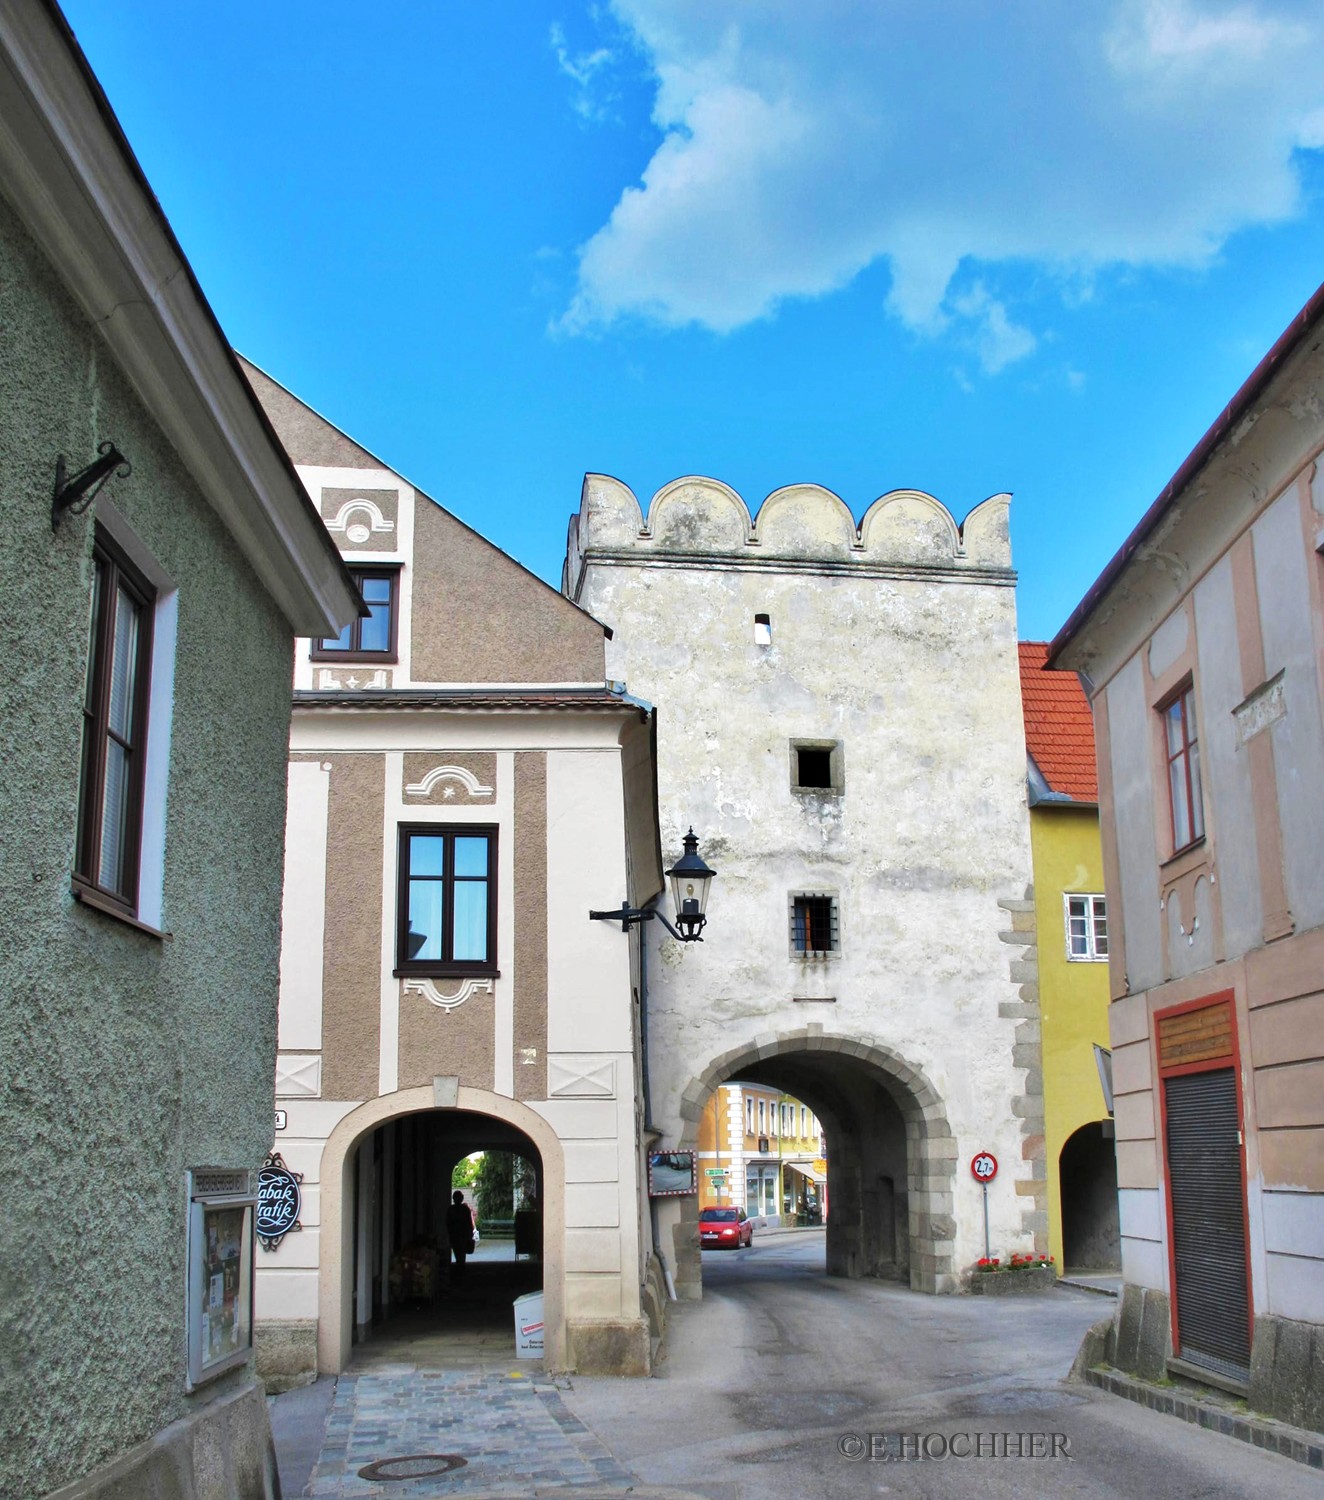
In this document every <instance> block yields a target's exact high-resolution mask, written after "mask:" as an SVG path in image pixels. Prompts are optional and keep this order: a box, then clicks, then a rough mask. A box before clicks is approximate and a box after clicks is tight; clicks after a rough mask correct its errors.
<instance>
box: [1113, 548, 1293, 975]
mask: <svg viewBox="0 0 1324 1500" xmlns="http://www.w3.org/2000/svg"><path fill="white" fill-rule="evenodd" d="M1194 594H1195V624H1196V635H1197V637H1198V639H1199V643H1200V699H1201V704H1200V706H1201V718H1200V722H1201V729H1202V732H1203V746H1202V749H1203V755H1204V759H1203V762H1202V767H1201V768H1202V771H1203V774H1204V778H1205V784H1206V787H1207V791H1208V799H1209V805H1210V806H1211V807H1212V808H1213V809H1215V813H1216V817H1217V820H1218V821H1217V824H1216V826H1215V828H1214V836H1215V838H1216V839H1217V840H1218V883H1219V886H1220V888H1221V891H1222V897H1221V901H1220V907H1219V909H1220V912H1221V915H1222V919H1223V947H1224V952H1225V953H1226V955H1227V956H1228V957H1229V958H1232V957H1235V956H1237V955H1239V954H1242V953H1245V952H1246V950H1247V949H1249V948H1253V947H1256V946H1257V945H1258V944H1259V942H1260V939H1261V936H1262V934H1263V932H1264V913H1263V911H1262V908H1261V896H1260V868H1259V859H1258V852H1257V847H1256V838H1255V807H1254V803H1253V801H1252V794H1251V781H1250V757H1249V755H1248V754H1247V752H1246V747H1245V746H1244V745H1243V744H1242V743H1241V740H1240V736H1239V735H1238V734H1237V721H1236V719H1235V718H1233V715H1232V711H1233V709H1235V708H1236V706H1237V704H1238V703H1240V702H1241V700H1242V698H1243V697H1244V696H1245V690H1244V688H1243V686H1242V681H1241V653H1240V649H1239V646H1238V641H1237V610H1236V602H1235V599H1234V596H1233V584H1232V560H1231V558H1230V557H1224V558H1223V559H1222V560H1221V561H1220V562H1219V563H1218V565H1217V566H1216V567H1214V568H1211V569H1210V570H1209V572H1208V573H1206V574H1205V576H1204V577H1203V578H1202V579H1201V580H1200V582H1199V583H1198V584H1197V585H1196V587H1195V590H1194ZM1252 686H1254V684H1252ZM1181 946H1182V945H1180V944H1179V945H1177V947H1176V948H1175V949H1174V951H1175V952H1177V953H1180V951H1181ZM1127 951H1128V952H1129V951H1130V933H1129V932H1128V933H1127Z"/></svg>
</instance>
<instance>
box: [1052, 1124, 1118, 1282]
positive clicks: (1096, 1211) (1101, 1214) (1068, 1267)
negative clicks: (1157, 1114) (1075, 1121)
mask: <svg viewBox="0 0 1324 1500" xmlns="http://www.w3.org/2000/svg"><path fill="white" fill-rule="evenodd" d="M1058 1186H1059V1192H1060V1197H1059V1200H1058V1201H1059V1203H1060V1205H1061V1211H1062V1269H1063V1270H1064V1271H1115V1270H1119V1269H1120V1268H1121V1264H1122V1241H1121V1226H1120V1223H1119V1219H1118V1210H1117V1150H1116V1141H1115V1140H1114V1139H1113V1131H1112V1121H1111V1120H1096V1121H1093V1122H1092V1123H1090V1124H1089V1125H1082V1126H1081V1127H1080V1129H1079V1130H1077V1131H1075V1132H1074V1133H1073V1134H1071V1135H1069V1136H1068V1137H1067V1139H1066V1142H1065V1144H1064V1145H1063V1147H1062V1150H1061V1153H1060V1154H1059V1156H1058Z"/></svg>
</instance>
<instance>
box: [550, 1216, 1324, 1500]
mask: <svg viewBox="0 0 1324 1500" xmlns="http://www.w3.org/2000/svg"><path fill="white" fill-rule="evenodd" d="M703 1261H704V1289H705V1290H704V1298H703V1301H702V1302H698V1303H675V1304H672V1320H671V1328H670V1335H669V1339H668V1347H667V1352H666V1355H665V1358H664V1359H663V1361H662V1363H661V1366H660V1368H659V1372H658V1375H657V1377H656V1378H655V1379H653V1380H650V1381H621V1380H605V1379H590V1378H586V1377H583V1376H575V1377H574V1378H573V1380H572V1382H570V1385H571V1389H569V1390H567V1391H566V1392H565V1393H564V1394H565V1402H566V1405H567V1406H569V1407H570V1409H571V1411H573V1412H574V1413H575V1414H576V1415H577V1416H578V1417H579V1418H580V1419H581V1420H582V1421H583V1422H584V1423H586V1424H587V1425H588V1427H589V1428H590V1429H591V1430H592V1431H593V1432H594V1433H596V1434H597V1436H598V1437H599V1438H601V1439H602V1441H603V1442H604V1443H605V1444H606V1445H607V1447H608V1448H609V1449H610V1450H611V1451H612V1453H613V1454H614V1455H615V1456H616V1458H617V1459H619V1460H620V1461H621V1462H622V1463H624V1464H625V1465H626V1466H627V1467H629V1468H630V1469H632V1470H633V1471H634V1472H635V1473H636V1474H637V1475H638V1476H639V1479H640V1480H641V1481H642V1482H643V1484H645V1485H656V1486H666V1487H674V1488H675V1489H677V1490H683V1491H688V1492H690V1493H692V1494H695V1495H702V1496H707V1497H711V1500H745V1497H749V1500H780V1497H788V1500H790V1497H795V1500H799V1497H805V1500H818V1497H822V1500H859V1497H862V1496H874V1495H894V1496H898V1497H913V1500H942V1497H948V1496H951V1497H957V1496H960V1497H980V1500H984V1497H987V1500H1012V1497H1016V1500H1040V1497H1057V1496H1064V1497H1072V1500H1096V1497H1097V1500H1104V1497H1108V1500H1114V1497H1116V1500H1122V1497H1126V1500H1232V1497H1247V1500H1250V1497H1255V1500H1265V1497H1272V1500H1295V1497H1298V1496H1300V1497H1305V1496H1310V1497H1312V1500H1320V1497H1321V1495H1324V1483H1322V1482H1321V1476H1320V1475H1319V1473H1318V1472H1316V1471H1314V1470H1310V1469H1307V1468H1305V1467H1304V1466H1303V1465H1300V1464H1296V1463H1293V1462H1292V1461H1291V1460H1289V1459H1285V1458H1281V1457H1279V1456H1278V1455H1276V1454H1272V1455H1271V1454H1266V1453H1264V1452H1262V1451H1261V1450H1259V1449H1255V1448H1251V1447H1249V1446H1248V1445H1247V1444H1244V1443H1240V1442H1237V1441H1236V1440H1235V1439H1233V1438H1228V1437H1222V1436H1220V1435H1218V1434H1214V1433H1208V1432H1203V1431H1201V1430H1199V1429H1197V1428H1193V1427H1191V1426H1189V1425H1187V1424H1186V1423H1184V1422H1180V1421H1177V1420H1175V1419H1174V1418H1172V1417H1163V1416H1159V1415H1157V1414H1155V1413H1153V1412H1150V1411H1148V1410H1146V1409H1145V1408H1143V1407H1139V1406H1136V1405H1135V1404H1133V1403H1132V1402H1129V1401H1123V1400H1121V1399H1120V1398H1118V1397H1115V1396H1109V1395H1106V1394H1105V1393H1104V1392H1102V1391H1098V1390H1095V1389H1094V1388H1093V1387H1082V1386H1077V1385H1072V1386H1067V1385H1064V1384H1063V1383H1062V1379H1063V1377H1064V1376H1065V1375H1066V1373H1067V1370H1068V1369H1069V1368H1070V1365H1071V1361H1072V1359H1073V1358H1074V1357H1075V1353H1076V1350H1077V1348H1078V1347H1079V1344H1080V1339H1081V1336H1082V1335H1083V1334H1084V1332H1085V1330H1086V1328H1088V1327H1089V1326H1090V1324H1091V1323H1094V1322H1096V1321H1097V1320H1098V1319H1099V1318H1101V1317H1106V1316H1108V1315H1109V1313H1110V1312H1111V1310H1112V1307H1113V1305H1114V1304H1113V1303H1112V1302H1111V1301H1110V1300H1107V1299H1105V1298H1103V1297H1099V1296H1095V1295H1092V1294H1090V1293H1088V1292H1072V1291H1065V1290H1061V1289H1058V1290H1055V1291H1053V1292H1050V1293H1048V1294H1046V1295H1044V1296H1042V1297H1025V1298H1010V1299H1005V1298H984V1297H927V1296H924V1295H922V1294H920V1293H916V1292H911V1291H910V1290H909V1289H908V1288H904V1287H900V1286H894V1285H891V1284H888V1283H883V1282H868V1281H844V1280H840V1279H837V1278H831V1279H829V1278H828V1277H826V1276H824V1274H823V1237H822V1235H821V1233H802V1234H788V1235H778V1236H771V1235H769V1236H765V1237H764V1238H762V1239H759V1238H758V1236H756V1237H755V1242H754V1245H753V1247H752V1249H749V1250H741V1251H706V1252H705V1253H704V1258H703ZM1034 1434H1041V1435H1042V1437H1041V1438H1040V1439H1039V1440H1037V1441H1036V1439H1035V1438H1034V1437H1033V1435H1034ZM953 1440H955V1441H954V1442H953ZM949 1444H951V1445H952V1446H953V1447H954V1448H955V1449H956V1451H958V1452H964V1451H965V1450H966V1449H967V1448H968V1449H969V1450H970V1451H971V1456H970V1457H968V1458H964V1457H962V1458H953V1457H946V1458H937V1457H930V1458H917V1457H915V1456H913V1455H915V1454H916V1453H917V1451H919V1450H920V1449H921V1447H922V1446H923V1447H927V1449H928V1451H929V1452H930V1453H932V1454H937V1453H941V1452H943V1451H945V1449H946V1448H947V1446H948V1445H949ZM871 1445H872V1448H873V1452H874V1454H875V1455H876V1456H875V1457H874V1458H872V1459H871V1458H870V1457H869V1452H870V1446H871ZM1008 1447H1010V1448H1011V1450H1012V1452H1013V1453H1014V1452H1015V1451H1016V1450H1017V1448H1020V1449H1022V1450H1023V1451H1024V1452H1025V1453H1026V1454H1027V1455H1029V1454H1031V1453H1033V1452H1034V1451H1036V1449H1042V1450H1043V1451H1044V1452H1045V1453H1046V1454H1052V1453H1053V1452H1054V1450H1056V1456H1055V1457H1054V1456H1045V1457H1041V1458H1035V1457H1030V1456H1027V1457H1024V1458H1017V1457H1002V1456H997V1457H994V1456H988V1455H989V1454H990V1452H994V1453H1005V1452H1006V1451H1007V1449H1008ZM884 1454H886V1455H888V1456H887V1457H883V1456H882V1455H884ZM902 1455H904V1456H902Z"/></svg>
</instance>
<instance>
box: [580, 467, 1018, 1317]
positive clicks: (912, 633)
mask: <svg viewBox="0 0 1324 1500" xmlns="http://www.w3.org/2000/svg"><path fill="white" fill-rule="evenodd" d="M1008 500H1009V497H1008V496H1006V495H997V496H994V497H993V498H992V499H989V500H986V501H984V502H983V504H981V505H979V506H977V507H976V508H975V509H974V510H973V511H972V512H971V513H970V514H969V515H968V516H967V517H966V520H965V523H964V525H963V526H958V525H957V523H956V521H955V520H954V519H953V517H952V515H951V514H950V513H949V512H948V511H947V509H946V508H945V507H944V506H943V505H941V504H940V503H939V502H938V501H937V500H935V499H933V498H932V497H931V496H929V495H925V494H921V493H918V492H916V491H913V490H901V491H894V492H892V493H891V494H887V495H884V496H883V497H882V498H881V499H879V500H877V501H876V502H875V503H874V504H873V505H872V506H871V507H870V508H869V510H868V512H867V513H866V514H865V516H864V519H863V522H862V523H861V524H860V525H859V526H858V527H857V526H856V524H855V522H854V520H853V518H852V516H851V514H850V512H849V511H848V510H847V508H846V506H845V505H844V504H843V503H842V502H841V500H839V499H838V498H837V497H836V496H835V495H833V494H831V493H830V492H829V491H827V490H825V489H821V488H819V487H817V486H813V485H794V486H790V487H788V488H785V489H781V490H778V491H776V492H775V493H774V494H772V495H770V496H769V497H768V498H767V499H766V500H765V501H764V502H763V505H762V507H761V508H760V509H759V512H758V514H757V516H756V517H754V518H753V519H751V517H750V514H749V511H748V509H747V508H746V505H745V503H744V501H743V500H742V499H741V497H740V496H739V495H738V494H736V493H735V491H733V490H731V489H730V488H728V487H727V486H726V485H723V484H720V483H717V482H716V481H714V480H711V479H702V478H686V479H680V480H677V481H675V482H674V483H672V484H669V485H667V486H666V487H665V488H663V489H662V490H660V491H659V492H658V493H657V494H656V495H655V496H654V497H653V499H652V502H651V504H650V505H649V507H648V511H647V515H646V516H645V515H644V514H643V513H642V512H641V509H640V506H639V503H638V501H637V500H636V498H635V496H634V494H633V493H632V492H631V491H630V490H629V489H628V488H627V487H626V486H625V485H623V484H621V483H619V482H618V481H617V480H614V479H611V478H608V477H606V476H604V475H599V474H590V475H588V476H587V478H586V479H585V481H584V488H583V495H582V499H581V504H580V509H579V512H578V514H577V515H575V516H574V517H573V518H572V519H571V523H570V535H569V545H568V550H567V557H566V566H565V576H564V591H565V592H566V594H567V595H568V596H569V597H570V598H571V599H573V600H575V601H576V602H577V603H579V604H580V605H582V606H583V607H584V608H585V609H587V610H588V611H589V612H590V613H592V614H594V615H596V616H597V617H598V618H599V619H600V620H602V621H603V622H604V623H606V624H607V625H609V626H610V627H611V629H612V631H613V633H614V634H613V639H612V641H611V642H610V644H609V646H608V672H609V674H610V675H611V676H612V677H614V678H619V679H621V680H623V681H624V682H626V683H627V684H628V687H629V690H630V691H631V693H633V694H637V695H639V696H641V697H644V698H646V699H648V700H650V701H651V702H652V703H654V704H655V705H656V706H657V710H658V713H657V733H658V778H659V805H660V809H661V822H662V846H663V849H664V851H672V850H677V851H678V850H679V847H680V838H681V836H682V835H683V834H684V832H685V829H686V827H687V826H688V825H689V824H691V823H692V824H693V825H694V828H695V831H696V832H697V833H698V834H699V836H700V839H701V841H702V842H701V849H702V852H703V854H704V857H705V858H706V859H707V860H708V863H709V864H711V865H712V866H713V867H714V868H715V869H716V870H717V871H718V880H717V881H716V882H715V884H714V888H713V893H712V897H711V899H710V902H709V925H708V929H707V934H706V939H707V940H706V941H705V942H704V943H703V944H702V945H700V944H692V945H684V946H682V945H681V944H679V943H676V942H675V941H673V940H672V939H670V938H669V937H667V936H666V934H665V932H663V931H662V930H661V928H660V925H659V924H657V923H650V924H648V929H647V931H648V943H649V949H648V953H647V958H648V964H647V971H646V976H645V977H646V987H647V992H646V994H645V995H644V996H643V1004H644V1006H645V1010H646V1016H645V1026H646V1033H647V1043H648V1061H649V1074H650V1085H651V1114H652V1123H653V1124H654V1125H655V1126H656V1127H657V1128H658V1129H659V1130H660V1131H661V1132H662V1143H663V1144H664V1145H665V1146H676V1147H680V1146H692V1145H693V1144H694V1143H695V1139H696V1134H697V1121H698V1119H699V1116H700V1114H701V1113H702V1110H703V1108H704V1105H705V1102H706V1101H707V1099H708V1098H709V1096H710V1095H711V1092H712V1090H713V1089H714V1088H715V1087H716V1086H717V1085H718V1084H719V1083H721V1082H722V1081H723V1080H724V1079H726V1078H730V1077H733V1076H739V1077H741V1078H744V1079H749V1080H753V1081H762V1082H765V1083H770V1084H772V1085H774V1086H775V1087H777V1088H781V1089H784V1090H785V1091H786V1092H787V1093H789V1094H793V1095H794V1096H795V1097H796V1098H798V1099H801V1100H804V1101H806V1102H807V1103H808V1104H809V1105H810V1106H811V1107H812V1108H813V1109H814V1111H815V1112H816V1113H817V1115H818V1117H819V1119H820V1120H821V1121H822V1122H823V1123H824V1129H825V1132H826V1135H827V1143H828V1161H829V1171H828V1179H829V1203H830V1207H829V1214H828V1221H829V1222H828V1269H829V1271H830V1272H832V1273H834V1274H838V1275H889V1274H891V1275H898V1276H902V1277H905V1278H907V1279H908V1280H909V1282H910V1284H911V1285H912V1286H914V1287H916V1288H920V1289H923V1290H928V1291H950V1290H954V1289H955V1288H956V1286H957V1285H958V1279H959V1276H960V1273H961V1272H962V1271H963V1270H964V1269H965V1268H966V1267H968V1266H970V1265H971V1264H972V1263H973V1262H974V1261H975V1260H976V1259H977V1258H978V1257H979V1256H980V1255H982V1254H983V1253H984V1223H983V1207H982V1202H981V1191H980V1188H979V1186H978V1185H977V1184H976V1183H975V1182H974V1180H973V1179H972V1177H971V1173H970V1170H969V1163H970V1160H971V1158H972V1157H973V1156H974V1155H975V1153H976V1152H978V1151H981V1150H989V1151H991V1152H993V1153H994V1155H995V1156H996V1157H997V1159H998V1162H999V1166H1000V1171H999V1174H998V1176H997V1178H996V1180H995V1181H994V1183H993V1184H992V1186H991V1188H990V1190H989V1195H988V1196H989V1211H990V1217H991V1236H992V1243H993V1246H994V1254H998V1253H1001V1254H1003V1255H1005V1254H1007V1253H1008V1252H1009V1251H1011V1250H1016V1249H1019V1250H1022V1251H1027V1252H1028V1251H1030V1250H1032V1249H1035V1248H1040V1249H1046V1244H1045V1243H1044V1235H1045V1232H1046V1229H1047V1223H1046V1216H1045V1212H1044V1210H1045V1199H1044V1193H1045V1182H1044V1159H1043V1123H1042V1122H1043V1106H1042V1087H1041V1081H1040V1075H1039V1062H1038V1044H1039V1028H1038V995H1037V989H1036V988H1035V984H1034V980H1035V967H1034V965H1035V954H1034V948H1033V944H1034V937H1033V932H1032V930H1031V929H1032V923H1033V918H1032V912H1031V909H1030V903H1029V902H1028V901H1027V900H1026V897H1027V895H1028V894H1029V892H1028V887H1029V884H1030V878H1031V877H1030V855H1029V837H1028V824H1027V815H1026V808H1025V742H1024V734H1023V727H1022V721H1021V710H1020V697H1019V686H1018V677H1017V652H1016V610H1015V574H1014V573H1013V571H1012V569H1011V555H1010V546H1009V542H1008V531H1007V514H1008ZM599 895H600V896H601V900H598V899H597V897H598V896H599ZM594 899H595V901H596V904H597V905H599V906H603V907H606V906H609V905H611V904H612V903H613V902H614V901H616V900H618V899H619V892H616V891H614V890H611V891H608V890H605V889H604V890H603V891H602V892H600V893H598V892H594ZM767 1147H768V1153H767V1154H768V1155H769V1157H770V1159H771V1160H773V1161H775V1159H776V1151H777V1141H776V1139H775V1138H774V1139H769V1140H768V1142H767ZM745 1192H746V1183H744V1182H734V1183H731V1184H730V1193H731V1199H732V1201H734V1202H744V1201H745ZM693 1202H694V1200H692V1199H684V1200H669V1201H668V1202H666V1203H665V1204H664V1205H660V1214H661V1218H662V1222H661V1224H660V1226H659V1227H660V1231H661V1232H660V1236H659V1242H660V1246H661V1248H662V1252H663V1254H664V1256H667V1258H668V1261H669V1263H670V1264H671V1265H673V1266H674V1270H675V1274H676V1281H677V1285H678V1288H679V1290H680V1292H681V1295H691V1296H693V1295H698V1290H699V1271H698V1252H697V1247H696V1242H695V1235H694V1226H693V1222H692V1221H693V1219H694V1217H695V1210H694V1207H693ZM673 1255H674V1261H672V1260H671V1257H672V1256H673Z"/></svg>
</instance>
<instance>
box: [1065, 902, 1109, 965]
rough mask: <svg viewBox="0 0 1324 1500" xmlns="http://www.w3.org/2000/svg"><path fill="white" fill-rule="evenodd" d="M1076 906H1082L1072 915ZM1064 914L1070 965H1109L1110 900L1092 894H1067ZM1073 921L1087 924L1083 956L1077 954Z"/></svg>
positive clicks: (1081, 953)
mask: <svg viewBox="0 0 1324 1500" xmlns="http://www.w3.org/2000/svg"><path fill="white" fill-rule="evenodd" d="M1073 903H1074V904H1077V905H1078V906H1079V910H1078V911H1077V912H1073V911H1072V905H1073ZM1062 912H1063V919H1064V924H1065V930H1066V949H1067V961H1068V962H1069V963H1073V964H1082V963H1095V964H1106V963H1107V962H1108V899H1107V897H1106V896H1104V895H1102V894H1100V893H1098V892H1093V891H1066V892H1064V893H1063V895H1062ZM1073 918H1074V919H1075V920H1078V921H1082V922H1084V924H1085V933H1084V947H1083V950H1082V951H1081V952H1077V951H1076V944H1075V942H1074V939H1073V935H1072V931H1071V923H1072V920H1073ZM1100 928H1102V932H1100ZM1100 939H1102V942H1100Z"/></svg>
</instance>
